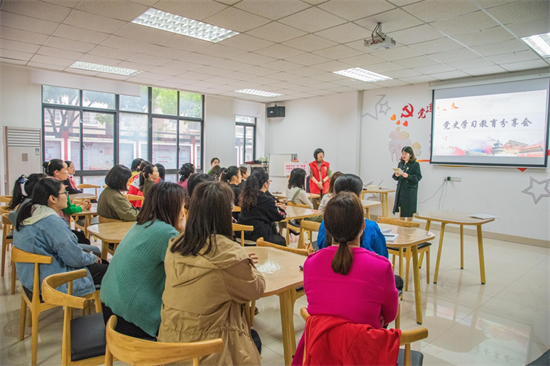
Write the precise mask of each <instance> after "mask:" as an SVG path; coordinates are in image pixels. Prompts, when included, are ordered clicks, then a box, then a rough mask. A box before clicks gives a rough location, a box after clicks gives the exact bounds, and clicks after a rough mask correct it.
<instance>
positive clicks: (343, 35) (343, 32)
mask: <svg viewBox="0 0 550 366" xmlns="http://www.w3.org/2000/svg"><path fill="white" fill-rule="evenodd" d="M316 35H318V36H320V37H323V38H326V39H330V40H331V41H334V42H337V43H347V42H352V41H356V40H358V39H365V38H367V37H370V35H371V32H370V31H369V30H366V29H365V28H363V27H360V26H358V25H356V24H353V23H345V24H342V25H338V26H336V27H333V28H330V29H325V30H323V31H320V32H317V33H316Z"/></svg>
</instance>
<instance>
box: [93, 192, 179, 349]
mask: <svg viewBox="0 0 550 366" xmlns="http://www.w3.org/2000/svg"><path fill="white" fill-rule="evenodd" d="M184 201H185V190H184V189H183V188H182V187H181V186H179V185H177V184H175V183H164V182H161V183H158V184H155V185H154V186H153V187H151V190H150V191H149V192H148V196H147V199H146V200H145V201H144V202H143V207H142V208H141V211H140V213H139V215H138V217H137V223H136V224H135V225H134V226H133V227H132V228H131V229H130V231H128V233H127V234H126V236H125V237H124V239H122V241H121V242H120V244H119V245H118V247H117V250H116V253H115V255H114V256H113V259H112V260H111V264H110V265H109V269H108V270H107V273H106V274H105V277H103V282H102V283H101V295H100V296H101V302H102V304H103V317H104V319H105V322H107V320H109V318H110V316H111V315H116V316H117V317H118V322H117V325H116V330H117V331H118V332H120V333H123V334H126V335H129V336H132V337H137V338H143V339H156V336H157V332H158V329H159V326H160V308H161V306H162V293H163V292H164V282H165V281H166V273H165V271H164V256H165V254H166V250H167V248H168V241H169V240H170V239H171V238H173V237H175V236H177V235H178V234H179V232H181V231H183V229H184V222H185V221H184V220H185V215H184V209H183V204H184Z"/></svg>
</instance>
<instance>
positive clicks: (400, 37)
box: [391, 24, 445, 45]
mask: <svg viewBox="0 0 550 366" xmlns="http://www.w3.org/2000/svg"><path fill="white" fill-rule="evenodd" d="M391 36H392V38H393V39H394V40H395V41H396V42H399V43H402V44H407V45H411V44H414V43H420V42H426V41H431V40H432V39H438V38H442V37H445V36H444V35H443V34H441V33H439V32H438V31H437V30H435V29H433V28H432V27H430V26H429V25H426V24H424V25H419V26H417V27H412V28H408V29H403V30H400V31H396V32H393V33H392V34H391Z"/></svg>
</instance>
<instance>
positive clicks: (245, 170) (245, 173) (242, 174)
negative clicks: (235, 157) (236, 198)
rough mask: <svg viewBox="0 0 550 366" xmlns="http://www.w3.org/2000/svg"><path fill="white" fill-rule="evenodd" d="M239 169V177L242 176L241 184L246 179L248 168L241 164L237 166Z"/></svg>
mask: <svg viewBox="0 0 550 366" xmlns="http://www.w3.org/2000/svg"><path fill="white" fill-rule="evenodd" d="M239 170H240V171H241V177H242V181H241V186H242V185H243V183H244V182H246V179H247V178H248V168H247V167H246V166H244V165H241V166H240V167H239Z"/></svg>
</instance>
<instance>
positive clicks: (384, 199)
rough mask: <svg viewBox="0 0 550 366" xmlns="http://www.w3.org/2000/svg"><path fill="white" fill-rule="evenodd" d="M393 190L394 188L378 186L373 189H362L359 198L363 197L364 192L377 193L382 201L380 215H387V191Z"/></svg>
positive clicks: (388, 212)
mask: <svg viewBox="0 0 550 366" xmlns="http://www.w3.org/2000/svg"><path fill="white" fill-rule="evenodd" d="M393 192H395V189H389V188H380V189H375V190H369V189H363V193H362V194H361V199H365V194H379V195H380V200H381V201H382V216H384V217H388V216H389V215H390V208H389V207H388V202H389V199H388V193H393Z"/></svg>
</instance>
